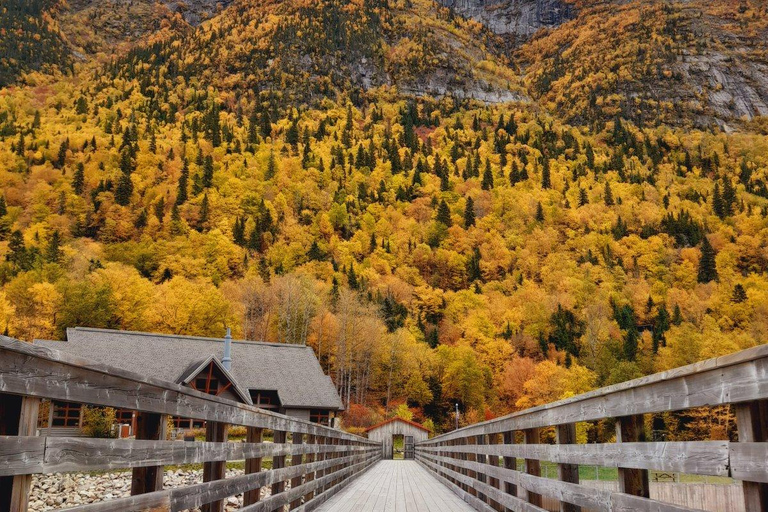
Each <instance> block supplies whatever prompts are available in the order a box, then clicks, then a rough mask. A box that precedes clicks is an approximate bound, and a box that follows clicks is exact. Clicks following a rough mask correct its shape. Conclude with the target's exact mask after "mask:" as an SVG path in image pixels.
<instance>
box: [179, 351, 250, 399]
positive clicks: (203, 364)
mask: <svg viewBox="0 0 768 512" xmlns="http://www.w3.org/2000/svg"><path fill="white" fill-rule="evenodd" d="M211 363H213V364H214V365H216V368H218V370H219V371H220V372H221V373H222V374H223V375H224V376H225V377H226V378H227V380H228V381H229V382H231V383H232V388H233V390H234V391H235V393H236V394H237V396H239V397H240V400H242V401H243V403H246V404H248V405H253V401H252V400H251V395H250V393H248V392H247V391H246V390H244V389H243V388H241V387H240V384H238V383H237V381H236V380H235V377H234V376H233V375H232V374H231V373H229V372H228V371H227V369H226V368H224V365H223V364H222V363H221V361H219V358H218V357H216V356H209V357H208V359H205V360H203V361H198V362H196V363H192V366H190V367H189V369H188V370H187V371H186V372H184V373H182V374H181V376H180V377H179V378H178V379H177V380H176V383H177V384H187V385H188V384H189V383H190V382H192V380H193V379H194V378H195V377H197V375H198V374H199V373H200V372H202V371H203V370H204V369H205V368H208V365H209V364H211Z"/></svg>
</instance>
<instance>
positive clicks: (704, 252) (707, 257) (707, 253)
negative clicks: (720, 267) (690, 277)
mask: <svg viewBox="0 0 768 512" xmlns="http://www.w3.org/2000/svg"><path fill="white" fill-rule="evenodd" d="M715 256H717V254H716V253H715V249H714V248H713V247H712V245H711V244H710V243H709V239H708V238H707V237H706V236H705V237H704V240H703V241H702V244H701V259H700V260H699V275H698V281H699V282H700V283H709V282H711V281H715V280H717V265H716V264H715Z"/></svg>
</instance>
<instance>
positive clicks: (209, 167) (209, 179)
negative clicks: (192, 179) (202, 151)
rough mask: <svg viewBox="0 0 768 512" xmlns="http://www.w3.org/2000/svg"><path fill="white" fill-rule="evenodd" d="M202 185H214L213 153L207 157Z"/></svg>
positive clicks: (208, 186)
mask: <svg viewBox="0 0 768 512" xmlns="http://www.w3.org/2000/svg"><path fill="white" fill-rule="evenodd" d="M202 185H203V188H211V187H212V186H213V157H212V156H211V155H208V156H206V157H205V163H204V164H203V181H202Z"/></svg>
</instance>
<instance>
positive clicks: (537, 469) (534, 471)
mask: <svg viewBox="0 0 768 512" xmlns="http://www.w3.org/2000/svg"><path fill="white" fill-rule="evenodd" d="M523 435H524V436H525V444H539V443H540V442H541V431H540V429H538V428H529V429H527V430H524V431H523ZM525 472H526V473H528V474H529V475H533V476H541V462H539V460H538V459H525ZM522 494H523V496H521V498H524V499H525V500H526V501H528V503H530V504H531V505H536V506H537V507H541V503H542V499H541V494H536V493H533V492H530V491H528V490H526V489H523V493H522Z"/></svg>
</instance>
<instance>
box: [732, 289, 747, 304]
mask: <svg viewBox="0 0 768 512" xmlns="http://www.w3.org/2000/svg"><path fill="white" fill-rule="evenodd" d="M746 300H747V291H746V290H745V289H744V286H742V285H741V284H737V285H736V286H734V287H733V296H732V297H731V302H734V303H735V304H741V303H742V302H744V301H746Z"/></svg>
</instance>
